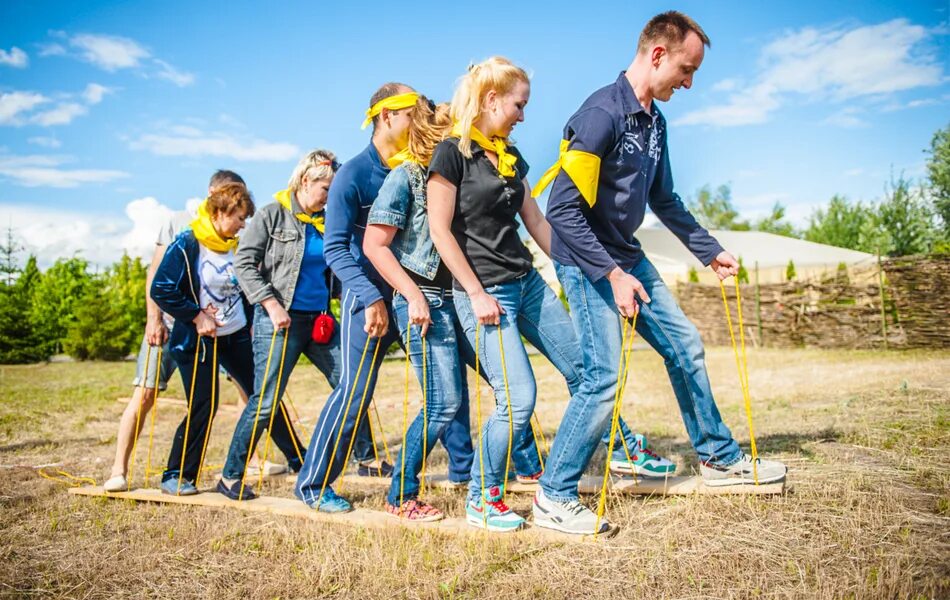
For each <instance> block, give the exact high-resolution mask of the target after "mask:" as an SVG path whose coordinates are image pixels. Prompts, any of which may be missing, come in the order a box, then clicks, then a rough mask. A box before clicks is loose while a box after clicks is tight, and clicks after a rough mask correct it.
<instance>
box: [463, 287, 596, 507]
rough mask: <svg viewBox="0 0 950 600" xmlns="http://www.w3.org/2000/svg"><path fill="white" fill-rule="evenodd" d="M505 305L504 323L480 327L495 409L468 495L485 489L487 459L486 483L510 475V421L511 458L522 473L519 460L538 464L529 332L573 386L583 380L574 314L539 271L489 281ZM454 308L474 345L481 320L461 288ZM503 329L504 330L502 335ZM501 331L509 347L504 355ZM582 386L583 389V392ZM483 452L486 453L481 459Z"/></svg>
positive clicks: (498, 483)
mask: <svg viewBox="0 0 950 600" xmlns="http://www.w3.org/2000/svg"><path fill="white" fill-rule="evenodd" d="M485 291H486V292H488V293H489V294H490V295H492V296H493V297H494V298H495V299H496V300H497V301H498V303H499V304H500V305H501V306H502V308H504V310H505V314H503V315H501V326H500V327H499V326H495V325H489V326H483V325H479V327H478V336H479V340H478V344H477V345H478V351H479V360H480V362H481V366H482V368H483V369H484V371H485V376H486V377H487V379H488V381H489V383H490V384H491V387H492V389H493V390H494V394H495V412H494V413H492V415H491V416H490V417H489V418H488V421H487V422H486V423H485V425H484V427H483V430H482V439H483V443H482V446H483V447H482V448H481V449H480V450H479V451H478V452H476V453H475V461H474V462H473V465H472V481H471V483H470V484H469V499H474V498H477V497H478V496H479V494H480V493H481V491H482V473H481V470H482V467H481V465H480V462H481V459H482V458H483V460H484V471H485V482H484V483H485V488H489V487H492V486H501V484H502V482H503V479H504V476H505V462H506V460H505V459H506V456H507V451H508V440H509V422H510V423H511V428H512V430H513V431H512V433H513V435H514V438H513V439H514V440H515V444H514V447H513V448H512V460H513V461H514V463H515V469H516V470H517V471H518V472H524V471H525V470H526V469H524V467H522V466H521V465H519V461H523V462H524V463H535V464H537V469H534V470H533V471H529V472H537V471H539V470H540V464H539V463H537V461H538V456H537V449H536V448H535V446H534V439H533V436H532V435H531V430H530V425H529V420H530V418H531V413H532V412H534V404H535V399H536V396H537V387H536V384H535V378H534V371H533V370H532V368H531V362H530V361H529V359H528V353H527V351H526V350H525V347H524V344H523V343H522V341H521V336H524V337H525V338H526V339H527V340H528V341H529V342H531V343H532V344H533V345H534V346H535V347H536V348H537V349H538V350H540V351H541V353H542V354H544V355H545V356H546V357H547V358H548V360H550V361H551V362H552V363H553V364H554V366H555V367H556V368H557V369H558V370H559V371H560V372H561V373H562V374H563V375H564V376H565V379H566V380H567V382H568V387H569V389H571V390H572V394H573V393H574V392H573V390H574V389H575V388H577V386H576V383H577V382H579V381H580V374H579V373H578V368H579V365H580V360H579V357H580V348H579V347H578V345H577V338H576V336H575V334H574V329H573V326H572V325H571V319H570V317H569V316H568V314H567V311H566V310H564V305H562V304H561V301H560V300H559V299H558V297H557V296H555V295H554V292H553V291H552V290H551V288H550V287H548V285H547V284H546V283H544V280H543V279H541V276H540V275H538V273H537V271H535V270H533V269H532V270H531V271H529V272H528V273H527V274H525V275H523V276H521V277H518V278H516V279H513V280H511V281H507V282H505V283H501V284H498V285H494V286H490V287H488V288H487V289H486V290H485ZM455 309H456V312H458V316H459V321H461V323H462V328H463V329H464V331H465V336H466V337H467V338H468V341H469V343H470V344H471V345H472V346H473V347H474V346H476V344H475V330H476V327H475V325H476V319H475V315H474V313H473V312H472V305H471V301H470V300H469V298H468V295H467V294H465V293H464V292H462V291H458V290H456V292H455ZM499 331H500V334H499ZM499 335H500V337H501V342H502V344H503V346H504V360H502V355H501V350H500V346H499ZM506 373H507V379H508V391H509V395H510V399H511V417H510V419H509V414H508V398H506V394H505V374H506ZM579 392H580V390H579V389H578V393H579ZM480 456H481V458H480Z"/></svg>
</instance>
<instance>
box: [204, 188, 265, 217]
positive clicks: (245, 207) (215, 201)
mask: <svg viewBox="0 0 950 600" xmlns="http://www.w3.org/2000/svg"><path fill="white" fill-rule="evenodd" d="M238 210H241V211H244V213H245V214H246V215H247V216H248V217H253V216H254V199H253V198H251V192H249V191H247V187H245V186H244V184H243V183H226V184H224V185H222V186H220V187H217V188H215V189H214V191H213V192H211V195H210V196H208V212H209V213H210V214H211V215H221V214H224V215H230V214H231V213H233V212H235V211H238Z"/></svg>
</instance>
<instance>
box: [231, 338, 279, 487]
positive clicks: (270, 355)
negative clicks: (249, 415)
mask: <svg viewBox="0 0 950 600" xmlns="http://www.w3.org/2000/svg"><path fill="white" fill-rule="evenodd" d="M277 331H278V329H277V328H276V327H274V333H273V334H272V335H271V336H270V348H269V349H268V350H267V362H266V363H265V364H264V381H262V382H261V391H260V393H259V394H258V396H257V410H256V411H255V413H254V424H253V425H252V426H251V442H253V441H254V437H255V436H256V435H257V420H258V419H259V418H260V416H261V405H262V404H263V402H264V394H265V393H266V392H267V376H268V375H269V374H270V363H271V359H273V358H274V344H275V343H277ZM251 446H253V444H252V443H249V444H248V447H247V456H245V457H244V469H243V470H242V471H241V489H240V491H238V498H240V499H243V498H244V487H245V486H246V485H247V466H248V465H249V464H250V462H251V455H252V454H253V453H254V448H252V447H251ZM262 468H263V467H262Z"/></svg>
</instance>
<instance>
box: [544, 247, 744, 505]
mask: <svg viewBox="0 0 950 600" xmlns="http://www.w3.org/2000/svg"><path fill="white" fill-rule="evenodd" d="M554 266H555V269H556V271H557V277H558V280H560V282H561V285H562V286H563V287H564V293H565V294H566V295H567V300H568V303H569V304H570V307H571V318H572V320H573V321H574V327H575V329H576V331H577V335H578V337H579V340H580V344H581V348H582V349H583V369H582V370H581V375H582V382H581V386H580V388H581V392H583V393H578V394H576V395H574V396H572V397H571V401H570V403H569V404H568V406H567V410H566V411H565V413H564V418H563V419H562V421H561V425H560V427H558V431H557V435H556V436H555V437H554V443H553V444H552V446H551V455H550V456H549V457H548V464H547V469H546V470H545V473H544V476H542V477H541V482H540V483H541V488H542V489H543V490H544V494H545V495H546V496H547V497H549V498H552V499H555V500H559V501H567V500H574V499H576V498H577V484H578V482H579V481H580V478H581V475H582V474H583V472H584V470H585V469H586V468H587V465H588V463H589V462H590V459H591V456H592V455H593V453H594V449H595V448H596V445H597V440H598V439H600V438H601V436H602V435H603V432H604V430H605V428H607V427H609V426H610V416H611V414H612V411H613V403H614V394H615V393H616V389H617V378H618V372H617V367H618V366H619V365H618V363H619V360H620V352H621V321H620V317H619V314H618V312H617V306H616V304H615V303H614V297H613V290H612V289H611V287H610V282H609V281H608V280H607V278H601V279H599V280H598V281H596V282H592V281H590V280H589V279H588V278H587V277H586V276H585V275H584V273H583V272H582V271H581V270H580V269H579V268H578V267H573V266H567V265H562V264H560V263H557V262H555V265H554ZM628 273H630V274H631V275H633V276H634V277H636V278H637V279H639V280H640V282H641V283H642V284H643V286H644V288H645V289H646V291H647V294H649V296H650V299H651V302H650V303H649V304H642V303H641V304H640V316H639V317H638V318H637V334H638V335H639V336H640V337H641V338H643V339H644V340H646V342H647V343H648V344H650V346H652V347H653V349H654V350H656V351H657V352H659V353H660V355H661V356H663V358H664V361H665V364H666V370H667V373H668V374H669V377H670V381H671V382H672V384H673V392H674V393H675V394H676V400H677V402H678V403H679V407H680V412H681V413H682V415H683V421H684V423H685V424H686V431H687V433H688V434H689V438H690V441H691V442H692V444H693V448H695V449H696V453H697V454H698V455H699V459H700V460H702V461H708V462H714V463H723V464H729V463H731V462H733V461H735V460H736V459H737V458H738V457H739V455H740V450H739V445H738V444H737V443H736V441H735V440H734V439H733V438H732V433H731V432H730V431H729V428H728V427H726V425H725V424H724V423H723V422H722V417H720V415H719V410H718V409H717V408H716V402H715V400H714V399H713V395H712V389H711V388H710V385H709V377H708V375H707V374H706V363H705V358H704V357H705V352H704V350H703V343H702V339H700V337H699V332H698V331H697V329H696V327H695V326H694V325H693V324H692V323H691V322H690V321H689V319H687V318H686V315H684V314H683V311H682V310H680V308H679V306H678V305H677V304H676V299H675V298H674V297H673V294H672V293H670V290H669V288H667V287H666V285H665V284H664V283H663V280H662V279H660V275H659V273H657V271H656V269H655V268H653V265H652V264H650V261H648V260H647V259H645V258H644V259H643V260H641V261H640V262H639V263H638V264H637V265H636V266H635V267H633V268H632V269H629V270H628ZM608 435H609V434H608Z"/></svg>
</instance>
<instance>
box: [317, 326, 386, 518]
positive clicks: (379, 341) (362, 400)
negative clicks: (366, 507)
mask: <svg viewBox="0 0 950 600" xmlns="http://www.w3.org/2000/svg"><path fill="white" fill-rule="evenodd" d="M382 345H383V344H382V338H376V348H374V349H373V362H372V363H370V365H369V372H368V373H367V375H366V385H364V386H363V397H362V398H360V406H359V410H357V412H356V422H355V423H354V424H353V434H352V435H350V445H349V446H348V447H347V449H346V456H344V457H343V472H346V465H347V464H349V462H350V455H352V454H353V443H354V442H356V432H357V431H358V430H359V428H360V419H362V417H363V407H364V406H366V395H367V394H368V393H369V388H370V385H369V382H370V380H372V379H373V369H374V368H375V367H376V357H377V356H378V355H379V347H380V346H382ZM357 381H359V371H357ZM354 391H355V387H354ZM366 418H367V419H369V407H368V406H366ZM345 423H346V419H343V420H342V422H341V424H340V433H341V434H342V433H343V425H344V424H345ZM380 427H382V425H380ZM331 456H336V452H334V453H333V454H332V455H331ZM327 473H329V471H327ZM324 480H326V477H324ZM340 489H343V480H342V479H341V480H340ZM321 496H322V492H321ZM317 506H319V504H318V505H317Z"/></svg>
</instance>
